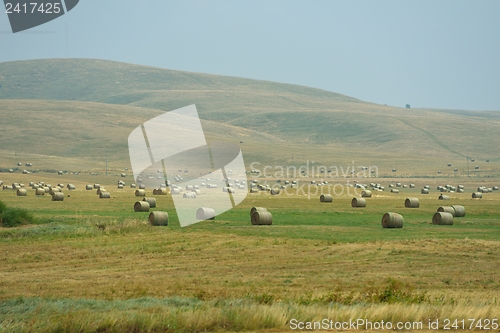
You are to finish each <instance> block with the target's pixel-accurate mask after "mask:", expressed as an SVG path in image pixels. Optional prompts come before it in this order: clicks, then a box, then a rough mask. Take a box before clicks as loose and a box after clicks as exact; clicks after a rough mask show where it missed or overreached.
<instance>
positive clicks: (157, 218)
mask: <svg viewBox="0 0 500 333" xmlns="http://www.w3.org/2000/svg"><path fill="white" fill-rule="evenodd" d="M149 223H151V225H154V226H166V225H168V213H167V212H159V211H156V212H151V213H150V214H149Z"/></svg>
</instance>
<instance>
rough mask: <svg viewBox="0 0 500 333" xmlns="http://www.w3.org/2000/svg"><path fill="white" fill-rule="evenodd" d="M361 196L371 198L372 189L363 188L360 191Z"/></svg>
mask: <svg viewBox="0 0 500 333" xmlns="http://www.w3.org/2000/svg"><path fill="white" fill-rule="evenodd" d="M361 197H363V198H371V197H372V191H369V190H364V191H363V192H361Z"/></svg>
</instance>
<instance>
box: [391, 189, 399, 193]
mask: <svg viewBox="0 0 500 333" xmlns="http://www.w3.org/2000/svg"><path fill="white" fill-rule="evenodd" d="M391 193H399V190H398V189H395V188H393V189H391Z"/></svg>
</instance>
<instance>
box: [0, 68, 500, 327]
mask: <svg viewBox="0 0 500 333" xmlns="http://www.w3.org/2000/svg"><path fill="white" fill-rule="evenodd" d="M0 84H1V89H0V118H1V119H2V124H1V128H0V142H1V143H2V144H1V146H0V180H2V181H3V182H4V183H5V184H11V183H14V182H16V183H24V184H26V186H27V185H28V183H29V182H30V181H34V182H40V181H44V182H45V183H50V184H52V185H56V184H58V183H63V184H68V183H72V184H75V185H76V190H74V191H68V190H67V189H65V190H64V191H63V192H64V193H65V195H66V197H65V198H64V201H62V202H53V201H51V198H50V196H47V195H46V196H39V197H37V196H35V195H34V191H33V190H31V189H29V190H28V195H27V196H26V197H17V196H16V193H15V191H12V190H0V201H1V202H3V203H5V204H6V205H7V206H9V207H17V208H23V209H27V210H28V211H29V212H31V213H32V214H33V216H34V219H35V220H34V222H33V223H32V224H29V225H22V226H18V227H14V228H2V227H0V332H16V333H17V332H213V331H219V332H233V331H235V332H242V331H245V332H265V331H268V332H289V331H290V322H291V320H292V319H293V318H295V319H298V320H301V321H318V320H321V319H324V318H328V319H331V320H334V321H345V320H349V319H356V318H367V319H369V320H372V321H380V320H384V321H391V322H396V321H412V322H413V321H421V322H423V323H425V324H426V323H427V322H428V320H440V328H444V326H443V325H444V320H445V319H452V320H454V319H457V320H461V319H464V320H466V321H467V320H468V319H469V318H474V319H477V320H479V319H482V320H483V321H481V324H484V323H485V322H484V320H488V319H500V318H498V314H499V313H500V304H499V298H500V291H499V290H500V278H499V275H498V272H499V271H500V219H499V215H500V193H499V192H498V191H493V193H484V195H483V198H482V199H479V200H473V199H472V198H471V193H472V192H473V191H475V190H476V188H477V187H479V186H486V187H492V186H498V185H499V184H500V157H499V156H498V131H499V129H500V122H499V119H500V112H498V111H490V112H473V111H463V110H436V109H406V108H403V107H401V108H399V107H393V106H387V105H377V104H373V103H369V102H365V101H360V100H357V99H355V98H351V97H348V96H344V95H341V94H337V93H333V92H328V91H323V90H319V89H313V88H308V87H301V86H295V85H289V84H280V83H273V82H267V81H258V80H249V79H243V78H235V77H223V76H216V75H208V74H202V73H190V72H182V71H173V70H166V69H158V68H151V67H145V66H136V65H130V64H123V63H116V62H111V61H101V60H92V59H44V60H30V61H19V62H8V63H1V64H0ZM191 104H196V107H197V110H198V113H199V116H200V119H201V123H202V127H203V130H204V133H205V137H206V140H207V142H208V143H209V144H211V143H212V142H217V141H222V142H231V143H235V144H238V145H239V146H240V148H241V151H242V154H243V158H244V161H245V167H246V169H247V171H250V170H251V169H257V170H258V171H259V172H261V174H260V177H258V179H259V181H260V182H261V183H262V182H267V183H268V184H269V185H275V186H276V185H278V183H276V180H277V178H280V179H284V178H286V177H288V179H289V180H293V179H298V180H299V186H298V189H297V190H290V189H287V190H286V191H282V193H281V194H280V195H277V196H271V195H269V193H268V192H267V191H266V192H258V193H256V194H249V195H248V197H247V198H246V199H245V200H244V201H243V202H242V203H241V204H239V205H238V206H236V207H235V208H234V209H232V210H230V211H227V212H225V213H223V214H221V215H218V216H217V217H216V219H215V220H214V221H204V222H200V223H197V224H194V225H191V226H189V227H185V228H181V227H180V225H179V221H178V218H177V215H176V212H175V209H174V205H173V200H172V198H171V196H170V195H167V196H156V198H157V202H158V208H156V209H157V210H162V211H167V212H168V214H169V217H170V221H169V225H168V226H161V227H160V226H158V227H156V226H155V227H154V226H151V225H150V224H149V223H148V222H147V217H148V213H145V212H144V213H136V212H134V210H133V205H134V203H135V202H136V201H137V200H138V199H142V198H137V197H135V196H134V189H131V188H129V187H128V185H129V184H130V183H132V182H133V179H132V176H131V170H130V169H131V166H130V157H129V155H128V146H127V138H128V135H129V134H130V132H131V131H132V130H133V129H134V128H136V127H137V126H139V125H140V124H142V123H144V122H145V121H148V120H150V119H151V118H153V117H156V116H158V115H161V114H163V113H164V112H166V111H171V110H174V109H176V108H180V107H183V106H187V105H191ZM28 162H29V163H32V165H31V166H27V165H26V163H28ZM18 163H21V165H18ZM323 166H324V167H325V168H326V169H327V170H328V169H329V170H330V171H331V172H328V171H326V172H325V170H322V168H321V167H323ZM363 167H368V168H369V169H368V172H367V173H364V172H361V171H362V170H363ZM304 168H305V169H306V171H305V173H304V174H302V173H301V172H300V171H301V170H303V169H304ZM9 169H12V171H13V172H12V173H10V172H8V170H9ZM24 169H26V171H28V172H30V173H29V174H22V171H23V170H24ZM283 170H284V173H283ZM371 170H374V173H371ZM58 171H61V172H62V174H58ZM322 171H323V172H322ZM353 171H354V174H353V173H352V172H353ZM280 172H281V174H280ZM287 172H289V173H294V172H295V175H294V176H293V177H292V176H286V173H287ZM122 173H125V175H126V177H121V176H120V174H122ZM256 176H257V174H255V173H253V174H251V175H249V177H250V178H251V177H256ZM373 177H374V178H373ZM118 180H123V181H125V182H126V185H125V188H123V189H118V188H117V181H118ZM310 180H315V181H317V182H318V183H320V182H322V181H328V182H329V183H330V185H331V187H328V186H323V187H318V186H309V182H310ZM355 181H358V182H360V183H370V182H375V183H380V184H382V185H383V186H385V188H386V190H385V191H383V192H378V191H373V197H371V198H367V199H366V201H367V206H366V207H365V208H352V207H351V200H352V198H353V196H354V195H356V193H355V192H354V188H353V187H352V186H353V185H354V184H355ZM397 182H401V183H402V184H405V185H408V184H410V183H414V184H415V188H414V189H410V188H404V187H398V190H399V191H400V192H399V193H390V191H389V190H390V187H389V185H390V184H396V183H397ZM94 183H99V184H101V185H103V186H105V187H106V189H107V190H108V191H109V192H110V193H111V197H110V198H109V199H99V198H98V196H97V195H96V191H95V190H92V191H86V190H85V185H86V184H94ZM447 184H451V185H454V186H457V185H458V184H463V185H464V186H465V193H446V195H448V196H450V200H445V201H441V200H438V199H437V198H438V196H439V193H438V192H437V191H436V187H437V186H438V185H447ZM349 185H350V187H349ZM424 185H429V186H430V192H431V193H430V194H428V195H422V194H420V189H421V188H422V187H423V186H424ZM219 190H220V189H219ZM203 191H204V189H203ZM329 191H331V192H332V193H333V202H332V203H320V202H319V197H320V195H321V194H322V193H329ZM359 193H360V190H359V191H358V193H357V194H359ZM201 195H203V194H201ZM148 196H151V189H148ZM407 197H417V198H419V200H420V208H415V209H413V208H411V209H410V208H405V205H404V202H405V198H407ZM452 204H453V205H463V206H464V207H465V209H466V215H465V217H462V218H455V221H454V225H452V226H441V225H432V224H431V221H432V216H433V214H434V212H435V211H436V210H437V208H438V207H439V206H442V205H452ZM254 206H262V207H266V208H267V209H268V210H269V211H270V212H271V213H272V216H273V224H272V225H271V226H253V225H251V223H250V216H249V210H250V208H251V207H254ZM386 212H396V213H399V214H402V215H403V216H404V227H403V228H402V229H383V228H382V226H381V219H382V215H383V214H384V213H386ZM364 328H366V327H364ZM423 328H424V329H425V328H427V326H426V325H424V326H423Z"/></svg>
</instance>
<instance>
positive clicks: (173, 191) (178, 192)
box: [170, 188, 181, 194]
mask: <svg viewBox="0 0 500 333" xmlns="http://www.w3.org/2000/svg"><path fill="white" fill-rule="evenodd" d="M170 194H181V190H179V189H178V188H171V189H170Z"/></svg>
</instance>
